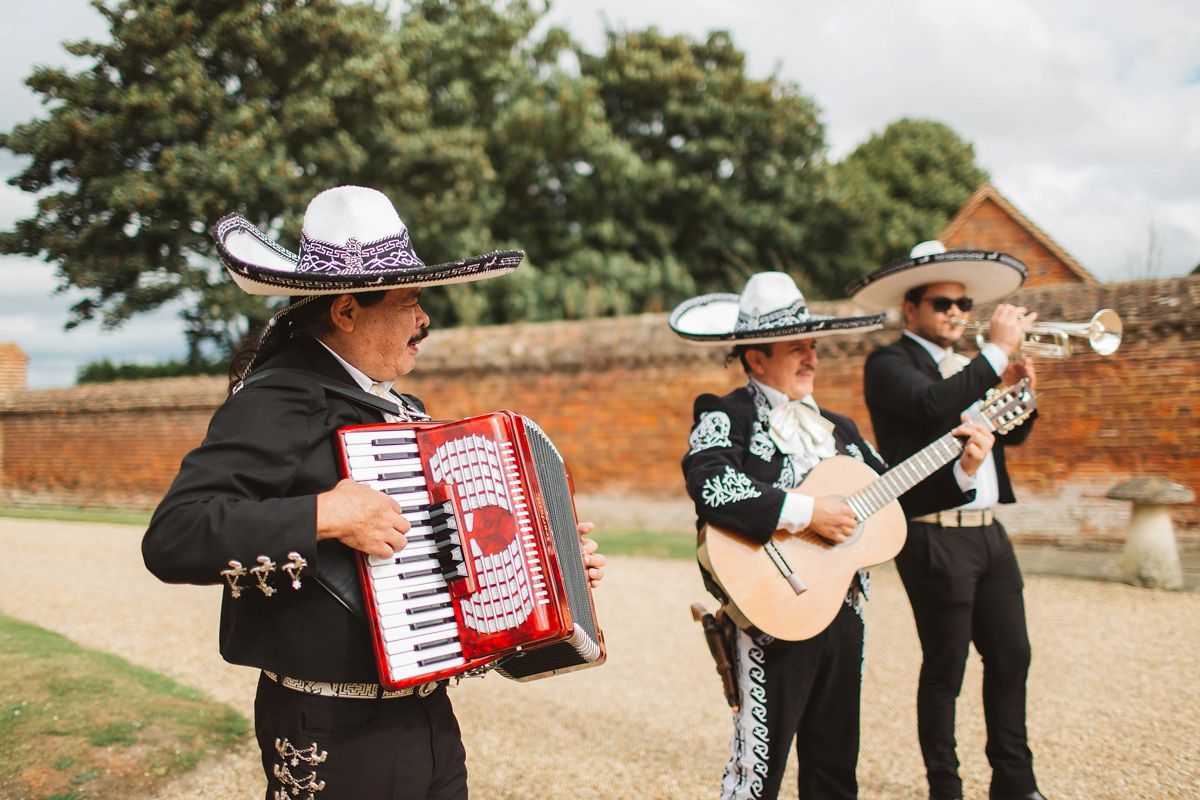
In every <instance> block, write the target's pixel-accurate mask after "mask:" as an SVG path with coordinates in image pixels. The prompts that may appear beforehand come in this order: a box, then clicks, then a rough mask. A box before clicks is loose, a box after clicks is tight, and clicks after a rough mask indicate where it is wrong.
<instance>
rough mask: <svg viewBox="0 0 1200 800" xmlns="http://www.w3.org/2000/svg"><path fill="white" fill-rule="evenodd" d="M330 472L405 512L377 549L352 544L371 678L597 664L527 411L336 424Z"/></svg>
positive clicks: (597, 648) (391, 680)
mask: <svg viewBox="0 0 1200 800" xmlns="http://www.w3.org/2000/svg"><path fill="white" fill-rule="evenodd" d="M337 442H338V447H339V450H340V452H341V456H342V468H343V474H344V475H345V476H346V477H349V478H352V479H353V480H355V481H358V482H360V483H364V484H366V485H368V486H370V487H371V488H373V489H377V490H379V491H381V492H384V493H386V494H388V495H390V496H391V497H392V498H393V499H394V500H396V502H397V503H398V504H399V505H400V507H401V508H402V509H403V513H404V516H405V517H406V518H407V519H408V520H409V522H410V523H412V529H411V530H410V531H409V532H408V534H407V538H408V544H407V546H405V547H404V549H402V550H400V551H399V552H397V553H395V554H394V555H393V556H392V557H391V558H387V559H380V558H376V557H369V556H367V555H366V554H361V558H360V575H361V578H362V584H363V594H364V596H365V598H366V603H367V608H368V617H369V619H370V622H371V626H372V634H373V638H374V643H375V652H376V656H377V660H378V663H379V672H380V683H381V684H382V685H383V686H385V687H387V688H389V689H397V688H403V687H406V686H412V685H415V684H420V683H426V682H428V681H432V680H441V679H443V678H449V677H454V676H458V675H463V674H467V673H470V674H476V673H482V672H485V671H488V670H492V669H494V670H496V671H497V672H499V673H500V674H502V675H505V676H506V677H509V678H512V679H514V680H521V681H524V680H534V679H536V678H544V677H549V676H551V675H557V674H560V673H563V672H568V671H572V670H576V669H583V668H585V667H591V666H596V665H599V664H602V663H604V660H605V658H606V652H605V649H604V635H603V633H602V631H601V630H600V628H599V626H598V625H597V623H596V616H595V607H594V605H593V603H592V595H591V589H590V587H589V586H588V581H587V575H586V571H585V569H584V566H583V554H582V551H581V549H580V542H579V534H578V527H577V523H576V517H575V507H574V502H573V501H572V498H571V494H572V489H571V483H570V478H569V475H568V474H567V470H566V466H565V464H564V463H563V459H562V456H561V455H560V454H559V452H558V450H557V449H556V448H555V447H554V445H553V444H552V443H551V442H550V440H549V438H548V437H547V436H546V435H545V433H543V432H542V430H541V428H539V427H538V426H537V425H536V424H535V423H534V422H533V421H532V420H529V419H528V418H526V417H523V416H521V415H519V414H515V413H513V412H511V411H498V412H495V413H491V414H485V415H482V416H478V417H470V418H468V419H464V420H460V421H457V422H431V421H422V422H395V423H387V424H379V425H358V426H351V427H347V428H342V429H340V430H339V431H338V434H337Z"/></svg>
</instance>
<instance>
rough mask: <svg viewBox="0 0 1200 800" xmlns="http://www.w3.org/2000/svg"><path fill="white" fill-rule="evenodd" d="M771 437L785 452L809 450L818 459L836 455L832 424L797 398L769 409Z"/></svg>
mask: <svg viewBox="0 0 1200 800" xmlns="http://www.w3.org/2000/svg"><path fill="white" fill-rule="evenodd" d="M767 421H768V422H769V423H770V426H771V439H772V440H773V441H774V442H775V444H776V446H778V447H779V449H780V450H782V451H783V452H785V453H788V454H794V453H805V452H807V453H812V454H813V455H815V456H818V457H820V458H830V457H831V456H834V455H837V444H836V443H835V442H834V440H833V423H832V422H830V421H829V420H827V419H825V418H824V417H822V416H821V414H820V412H818V411H817V410H816V409H815V408H813V407H812V406H810V405H808V404H807V403H803V402H801V401H799V400H790V401H788V402H786V403H782V404H780V405H778V406H776V407H775V408H773V409H771V413H770V414H768V415H767Z"/></svg>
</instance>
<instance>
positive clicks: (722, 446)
mask: <svg viewBox="0 0 1200 800" xmlns="http://www.w3.org/2000/svg"><path fill="white" fill-rule="evenodd" d="M753 428H754V415H753V409H752V408H750V407H745V406H742V405H740V404H739V403H737V402H736V401H735V400H732V399H731V398H730V396H726V397H723V398H722V397H717V396H716V395H712V394H704V395H700V396H699V397H697V398H696V403H695V407H694V410H693V425H692V431H691V435H690V436H689V437H688V445H689V448H690V449H689V450H688V452H687V455H685V456H684V457H683V476H684V480H685V482H686V484H687V491H688V495H689V496H690V497H691V498H692V500H693V502H695V504H696V514H697V516H698V517H699V518H700V521H701V522H702V523H706V524H711V525H715V526H717V527H718V528H723V529H726V530H730V531H734V532H737V533H739V534H741V535H743V536H746V537H747V538H750V539H753V540H755V541H758V542H763V543H765V542H768V541H770V539H771V535H772V534H773V533H774V532H775V530H776V527H777V526H778V524H779V513H780V511H782V509H783V500H784V497H785V494H784V491H783V490H782V489H778V488H776V487H774V486H772V485H771V483H770V481H768V480H766V479H765V478H764V473H765V472H768V471H769V466H768V465H767V463H766V462H764V461H763V460H762V459H760V458H759V457H758V456H756V455H753V454H751V452H750V438H751V436H752V435H753ZM752 460H754V461H757V463H756V464H755V463H751V461H752Z"/></svg>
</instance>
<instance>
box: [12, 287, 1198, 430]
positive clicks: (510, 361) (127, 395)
mask: <svg viewBox="0 0 1200 800" xmlns="http://www.w3.org/2000/svg"><path fill="white" fill-rule="evenodd" d="M1006 302H1011V303H1016V304H1018V305H1024V306H1026V307H1028V308H1030V309H1031V310H1034V311H1037V312H1038V316H1039V318H1040V319H1042V320H1053V321H1058V322H1086V321H1087V320H1088V319H1090V318H1091V315H1092V314H1093V313H1094V312H1095V311H1098V310H1099V309H1101V308H1114V309H1117V311H1118V313H1120V315H1121V318H1122V321H1123V322H1124V324H1125V331H1126V336H1127V337H1130V338H1133V337H1136V336H1139V335H1143V336H1149V335H1152V334H1155V333H1157V334H1161V333H1163V332H1168V331H1181V332H1184V333H1192V334H1194V333H1197V332H1198V331H1200V276H1187V277H1183V278H1168V279H1158V280H1146V281H1131V282H1127V283H1110V284H1082V285H1080V284H1072V285H1062V286H1053V287H1041V288H1037V289H1026V290H1022V291H1020V292H1017V293H1016V294H1015V295H1013V296H1011V297H1009V298H1006ZM811 309H812V311H813V313H817V314H831V315H835V316H851V315H857V314H862V313H864V312H863V310H862V309H860V308H859V307H857V306H856V305H855V304H854V303H852V302H849V301H844V300H843V301H836V302H814V303H812V304H811ZM989 314H990V308H988V307H982V308H980V309H979V312H978V313H977V315H976V317H977V318H978V319H986V318H987V316H988V315H989ZM667 316H668V315H667V314H665V313H654V314H638V315H632V316H626V317H609V318H601V319H591V320H579V321H557V322H536V323H517V324H513V325H497V326H480V327H472V328H448V329H443V330H437V329H435V331H434V335H432V336H431V337H430V338H429V339H428V340H426V342H425V343H424V344H423V345H422V348H421V349H422V352H421V356H420V357H419V359H418V363H417V372H416V373H414V375H420V376H428V375H430V374H445V375H453V374H456V373H457V374H461V373H464V372H471V373H477V374H478V373H486V372H495V371H500V372H505V371H513V370H533V371H550V370H582V369H596V368H602V367H605V366H609V365H612V364H622V365H625V366H631V365H637V364H647V363H666V362H688V361H695V362H708V361H720V360H722V359H723V358H724V357H725V354H726V353H727V351H728V348H727V347H715V346H713V347H708V346H700V345H695V344H691V343H689V342H686V341H684V340H683V339H681V338H679V337H678V336H676V335H675V334H674V333H672V332H671V330H670V328H668V327H667ZM899 324H900V323H899V315H898V313H897V312H895V311H891V312H889V315H888V323H887V325H886V328H885V330H884V331H875V332H871V333H860V334H848V335H845V336H837V337H832V338H830V339H828V340H826V342H823V343H822V347H823V349H824V350H825V351H826V352H828V351H830V350H831V349H836V350H838V351H842V352H848V353H855V352H861V353H866V352H867V351H868V350H869V349H872V348H873V347H874V346H875V345H877V344H878V343H880V342H882V341H890V340H891V338H892V337H894V336H895V330H896V329H898V328H899ZM226 383H227V382H226V380H225V379H224V378H215V377H212V378H162V379H156V380H144V381H118V382H114V383H103V384H85V385H82V386H76V387H72V388H69V389H42V390H19V391H15V392H12V393H11V394H9V395H7V396H5V397H3V398H0V414H14V413H37V412H46V411H61V410H63V409H65V408H73V409H75V410H80V411H82V410H87V411H108V410H133V409H138V408H161V407H165V406H169V407H173V408H186V407H201V406H204V407H209V408H211V407H214V406H216V405H217V404H219V403H220V402H221V401H222V399H223V398H224V397H225V387H226Z"/></svg>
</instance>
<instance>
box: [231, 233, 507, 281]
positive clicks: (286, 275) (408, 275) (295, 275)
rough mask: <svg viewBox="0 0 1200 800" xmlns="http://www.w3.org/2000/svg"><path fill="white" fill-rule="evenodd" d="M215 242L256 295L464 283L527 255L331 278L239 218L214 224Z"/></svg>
mask: <svg viewBox="0 0 1200 800" xmlns="http://www.w3.org/2000/svg"><path fill="white" fill-rule="evenodd" d="M214 239H215V241H216V245H217V252H218V253H219V254H220V257H221V261H222V263H224V264H225V268H226V269H227V270H228V271H229V274H230V275H231V276H232V277H233V281H234V283H236V284H237V285H238V286H239V287H240V288H241V289H242V290H243V291H245V292H246V293H248V294H257V295H275V296H303V295H316V294H342V293H345V292H365V291H372V290H379V289H399V288H414V287H421V286H440V285H443V284H448V283H464V282H466V281H477V280H482V279H484V278H491V277H495V276H497V275H505V274H507V273H509V272H512V271H513V270H514V269H516V268H517V265H519V264H520V263H521V260H522V259H523V258H524V257H525V253H524V251H522V250H496V251H494V252H491V253H487V254H485V255H481V256H474V257H472V258H466V259H463V260H462V261H454V262H451V263H448V264H420V265H413V266H407V265H406V266H400V267H395V268H382V269H371V270H364V271H362V272H356V273H337V274H335V273H318V272H311V271H304V272H302V271H300V270H299V266H300V256H299V255H297V254H295V253H292V252H289V251H288V250H286V249H284V248H282V247H280V246H279V245H278V244H276V243H275V242H274V241H272V240H271V239H269V238H268V237H267V236H266V235H264V234H263V232H262V231H260V230H259V229H258V228H256V227H254V225H253V224H251V223H250V221H249V220H247V219H246V218H245V217H242V216H241V215H238V214H230V215H228V216H226V217H224V218H222V219H221V220H220V221H219V222H218V223H217V228H216V233H215V235H214Z"/></svg>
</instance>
